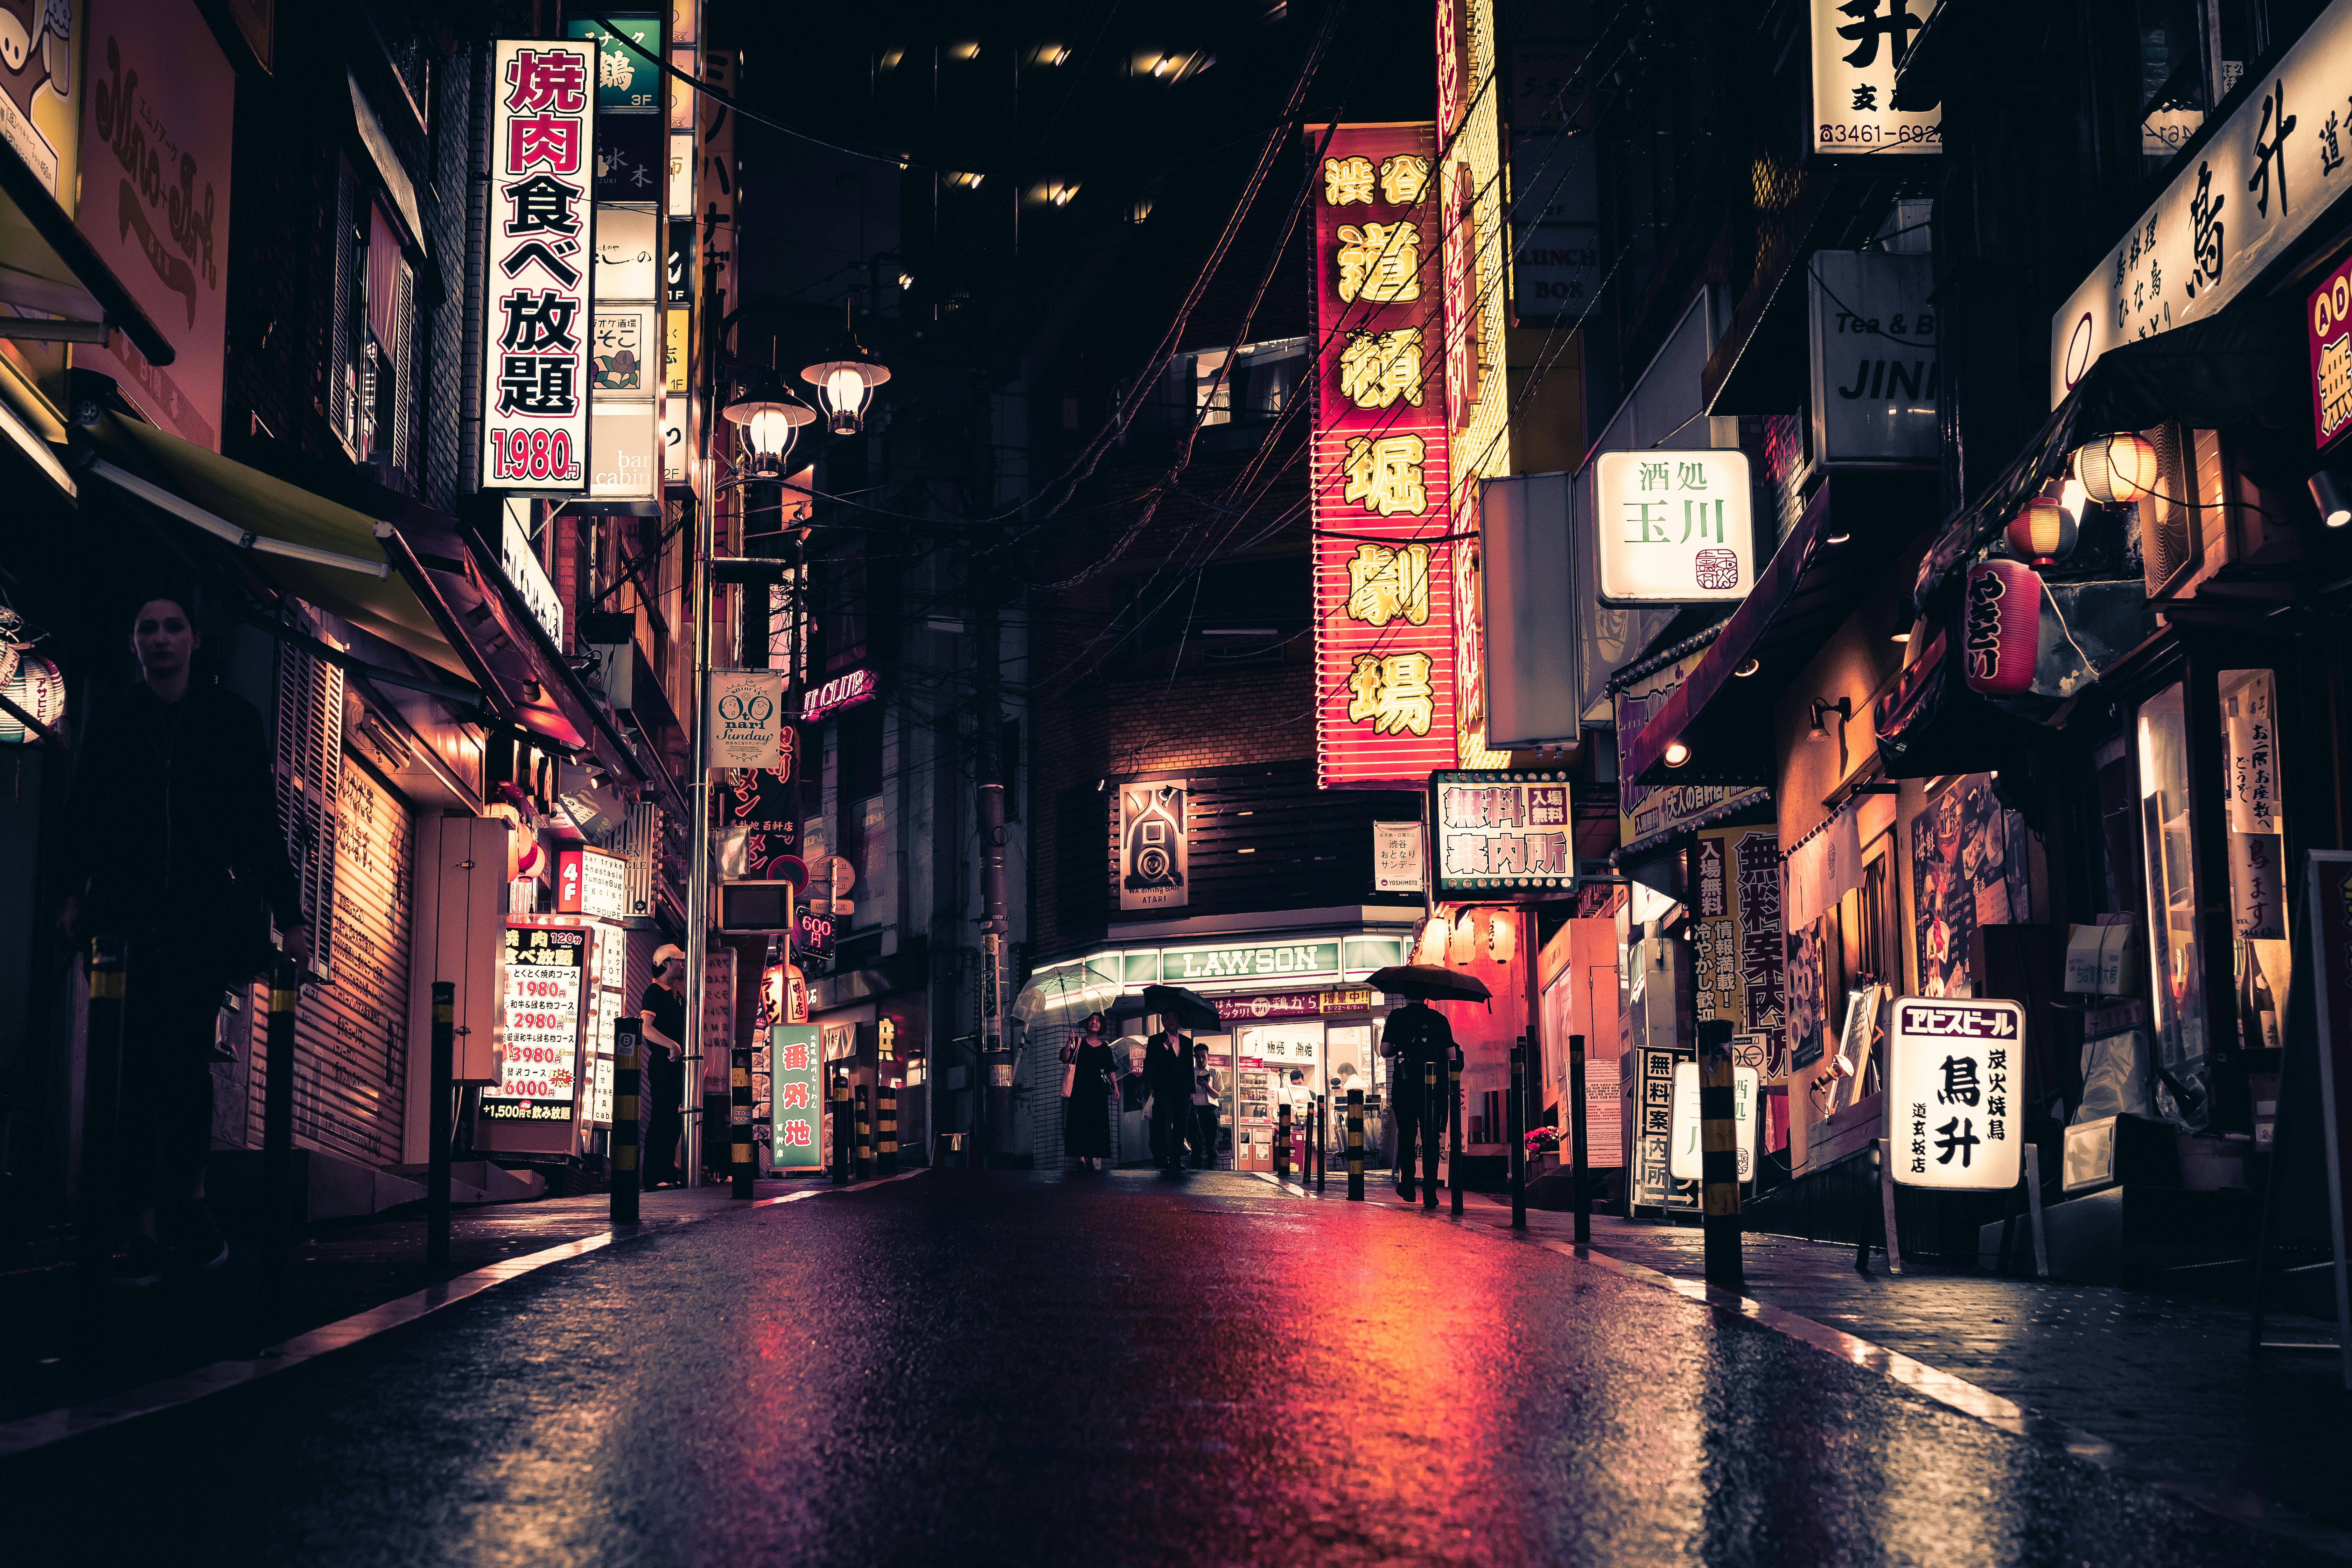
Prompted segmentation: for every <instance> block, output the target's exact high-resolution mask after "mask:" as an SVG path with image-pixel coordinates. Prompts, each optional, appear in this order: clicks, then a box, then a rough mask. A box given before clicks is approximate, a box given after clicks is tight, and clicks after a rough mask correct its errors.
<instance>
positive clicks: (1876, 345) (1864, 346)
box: [1805, 250, 1942, 467]
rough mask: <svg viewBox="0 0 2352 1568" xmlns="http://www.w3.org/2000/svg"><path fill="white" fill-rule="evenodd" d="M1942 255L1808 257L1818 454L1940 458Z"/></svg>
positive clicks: (1841, 462)
mask: <svg viewBox="0 0 2352 1568" xmlns="http://www.w3.org/2000/svg"><path fill="white" fill-rule="evenodd" d="M1934 286H1935V262H1934V258H1931V257H1927V256H1893V255H1889V254H1887V253H1886V252H1885V251H1876V250H1867V251H1865V250H1822V251H1816V252H1814V254H1813V256H1812V258H1811V260H1810V261H1809V262H1807V263H1806V275H1805V287H1806V289H1807V291H1808V296H1809V303H1810V305H1811V318H1812V388H1811V405H1812V408H1811V413H1812V420H1813V461H1814V462H1816V463H1819V464H1822V465H1826V466H1831V467H1841V466H1845V465H1857V466H1863V467H1912V466H1916V465H1927V464H1932V463H1934V462H1935V461H1936V455H1937V452H1938V451H1939V450H1940V449H1941V440H1942V420H1941V417H1940V416H1939V415H1938V414H1937V402H1936V399H1937V374H1938V369H1939V367H1938V365H1937V358H1936V307H1935V305H1934V303H1933V302H1932V301H1931V300H1929V298H1928V294H1929V291H1930V290H1931V289H1933V288H1934Z"/></svg>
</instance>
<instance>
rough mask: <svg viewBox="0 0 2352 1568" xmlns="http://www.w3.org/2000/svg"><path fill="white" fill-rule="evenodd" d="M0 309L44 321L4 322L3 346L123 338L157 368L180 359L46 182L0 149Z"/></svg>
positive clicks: (5, 318)
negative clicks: (8, 341) (6, 340)
mask: <svg viewBox="0 0 2352 1568" xmlns="http://www.w3.org/2000/svg"><path fill="white" fill-rule="evenodd" d="M0 304H8V305H14V306H16V307H17V308H19V309H20V310H37V311H40V312H42V313H43V314H42V315H40V316H9V315H0V338H16V339H23V340H26V341H34V342H76V343H102V342H105V341H106V340H107V336H108V334H110V332H114V331H121V333H122V335H123V336H124V337H126V338H128V339H130V340H131V343H132V344H133V346H135V347H136V348H137V349H138V350H139V352H140V353H142V354H143V355H145V356H146V359H147V362H148V363H150V364H157V365H167V364H170V363H172V361H173V358H174V357H175V355H174V353H173V348H172V342H171V340H170V339H168V338H166V337H165V336H164V335H163V333H162V332H161V331H157V330H156V327H155V323H154V322H152V321H149V320H148V319H147V313H146V312H145V311H143V310H141V309H140V308H139V306H138V303H137V302H136V301H135V300H132V299H131V292H130V290H129V289H125V288H124V287H123V286H122V283H121V279H117V278H116V277H115V276H114V271H113V269H112V268H110V267H108V266H107V265H106V263H105V262H104V261H102V260H100V259H99V256H98V253H97V252H96V251H94V250H92V249H91V248H90V247H89V241H88V240H86V239H84V238H83V237H81V231H80V230H79V229H77V228H76V227H74V222H73V219H71V218H69V217H68V216H66V214H65V209H64V208H63V207H60V206H59V205H58V204H57V200H56V198H55V197H53V196H51V195H49V192H48V188H47V185H46V184H44V183H43V181H42V180H41V177H40V176H39V175H37V174H35V173H34V172H33V171H32V170H31V169H30V168H28V167H27V166H26V163H25V162H24V160H23V159H22V158H20V157H18V156H17V155H16V153H14V152H13V151H11V150H9V149H8V148H7V147H5V145H0Z"/></svg>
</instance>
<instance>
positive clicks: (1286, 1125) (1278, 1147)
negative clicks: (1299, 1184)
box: [1274, 1100, 1290, 1182]
mask: <svg viewBox="0 0 2352 1568" xmlns="http://www.w3.org/2000/svg"><path fill="white" fill-rule="evenodd" d="M1274 1179H1275V1180H1276V1181H1277V1182H1286V1181H1288V1180H1290V1101H1288V1100H1284V1101H1283V1102H1282V1103H1281V1104H1280V1105H1277V1106H1276V1107H1275V1108H1274Z"/></svg>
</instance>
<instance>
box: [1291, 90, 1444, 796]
mask: <svg viewBox="0 0 2352 1568" xmlns="http://www.w3.org/2000/svg"><path fill="white" fill-rule="evenodd" d="M1432 130H1433V128H1432V127H1430V126H1427V125H1359V126H1345V125H1343V126H1339V127H1336V128H1331V129H1330V131H1329V142H1328V145H1327V144H1325V142H1324V137H1325V133H1326V128H1325V127H1322V126H1309V127H1307V146H1308V148H1309V150H1310V154H1311V155H1315V156H1318V158H1319V160H1320V161H1319V163H1318V166H1317V168H1316V170H1315V172H1314V174H1313V176H1312V177H1313V182H1314V187H1315V192H1314V194H1315V269H1316V280H1315V307H1316V329H1317V341H1318V345H1319V347H1318V354H1317V359H1316V366H1315V377H1316V389H1315V401H1314V404H1313V405H1312V407H1313V410H1314V416H1315V428H1314V439H1313V461H1312V476H1311V484H1312V505H1313V514H1314V525H1315V533H1316V541H1315V674H1316V682H1317V693H1316V758H1317V779H1318V783H1319V784H1320V785H1321V786H1322V787H1323V788H1325V789H1339V788H1348V787H1368V786H1369V787H1389V786H1393V785H1396V784H1420V783H1422V782H1423V780H1425V779H1426V778H1427V777H1428V776H1429V775H1430V774H1431V773H1433V772H1435V771H1436V770H1437V769H1439V768H1444V767H1449V766H1451V765H1452V764H1453V763H1454V760H1455V756H1456V745H1455V733H1454V574H1453V572H1452V570H1451V567H1450V564H1449V563H1448V561H1447V558H1446V553H1445V551H1446V546H1445V544H1444V539H1445V536H1446V535H1447V534H1448V533H1449V532H1450V531H1452V523H1451V521H1450V517H1449V513H1448V510H1447V493H1448V485H1449V479H1450V470H1449V468H1448V445H1447V434H1446V427H1445V398H1444V367H1443V364H1442V363H1441V354H1442V345H1441V342H1440V336H1441V334H1440V322H1439V318H1438V310H1437V299H1438V293H1439V289H1438V278H1437V268H1436V251H1435V247H1436V245H1437V242H1438V237H1439V236H1438V230H1439V226H1440V223H1439V216H1438V204H1437V201H1436V195H1437V192H1436V181H1435V180H1434V178H1433V173H1434V169H1433V164H1434V159H1435V152H1436V148H1435V144H1434V140H1433V135H1432Z"/></svg>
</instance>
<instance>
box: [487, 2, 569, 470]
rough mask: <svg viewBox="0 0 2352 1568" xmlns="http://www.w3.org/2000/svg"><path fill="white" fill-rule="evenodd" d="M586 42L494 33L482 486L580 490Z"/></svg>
mask: <svg viewBox="0 0 2352 1568" xmlns="http://www.w3.org/2000/svg"><path fill="white" fill-rule="evenodd" d="M595 59H596V49H595V46H594V45H593V44H589V43H585V42H580V41H566V40H560V39H537V40H533V39H521V40H518V39H502V40H500V41H499V45H498V56H497V63H496V67H495V68H494V70H493V73H492V77H491V95H490V224H489V243H488V246H487V247H486V248H485V251H484V255H485V257H486V258H487V268H486V274H485V276H484V278H483V296H484V298H485V299H487V300H488V301H489V305H488V311H487V315H486V319H485V320H484V321H483V323H482V332H483V338H484V342H483V345H482V363H484V364H486V365H495V366H496V367H497V374H496V375H495V376H494V377H492V379H491V383H490V385H489V386H488V388H487V389H486V390H485V394H484V398H483V401H484V403H485V405H487V407H488V417H487V418H486V419H485V420H484V421H483V424H484V427H485V430H484V437H483V442H482V485H483V487H484V488H485V489H507V490H539V491H544V492H547V493H551V494H562V495H577V494H579V493H580V492H581V491H582V490H583V489H586V488H587V474H588V351H589V345H590V342H591V339H592V336H593V320H592V315H591V310H590V304H589V300H590V279H591V277H592V274H593V264H592V259H591V258H592V253H593V242H594V238H595V235H594V225H595V217H594V210H593V202H592V198H591V195H590V189H589V184H590V180H591V177H592V174H593V171H594V169H595V166H596V131H595V124H596V122H595V115H594V105H593V100H592V99H591V97H590V92H591V84H592V83H593V80H594V71H595Z"/></svg>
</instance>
